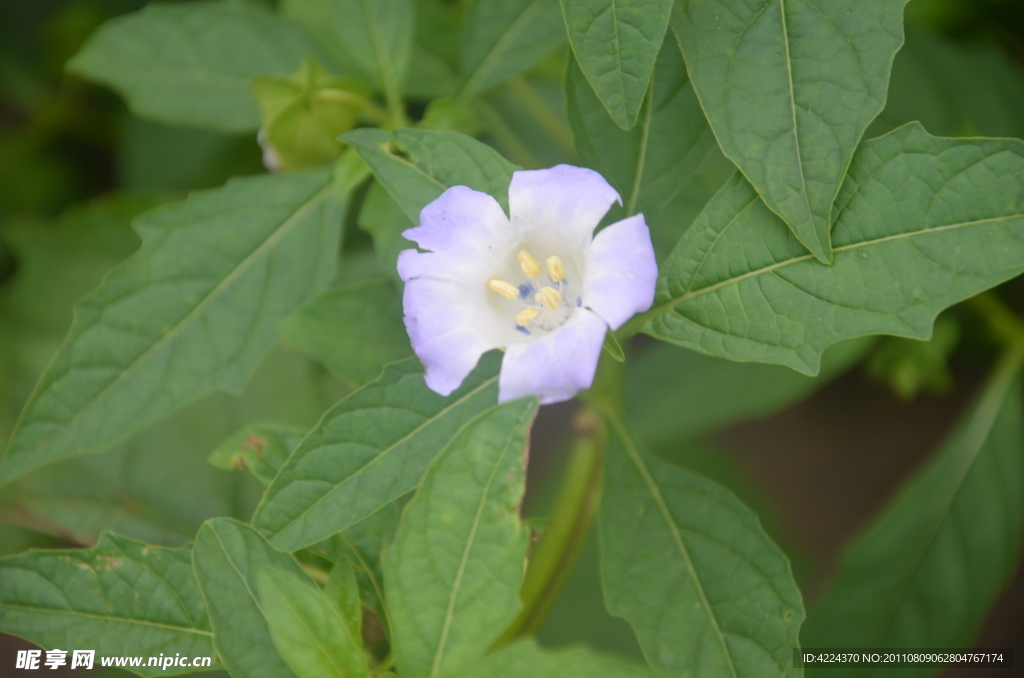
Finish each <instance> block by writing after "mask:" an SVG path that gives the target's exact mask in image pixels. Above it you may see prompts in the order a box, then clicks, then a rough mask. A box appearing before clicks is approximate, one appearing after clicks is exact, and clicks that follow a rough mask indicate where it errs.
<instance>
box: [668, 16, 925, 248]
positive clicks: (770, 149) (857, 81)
mask: <svg viewBox="0 0 1024 678" xmlns="http://www.w3.org/2000/svg"><path fill="white" fill-rule="evenodd" d="M906 3H907V0H858V1H856V2H851V1H850V0H757V1H756V2H747V1H745V0H707V1H696V0H692V1H691V0H680V1H679V2H676V3H675V8H674V10H673V13H672V28H673V30H674V32H675V34H676V37H677V38H678V40H679V45H680V47H681V48H682V50H683V54H684V55H685V56H686V64H687V66H688V68H689V70H690V78H691V79H692V80H693V86H694V88H695V89H696V90H697V95H698V96H699V97H700V101H701V104H702V105H703V106H704V111H705V113H707V116H708V120H709V121H710V122H711V128H712V129H713V130H714V131H715V136H716V137H717V138H718V143H719V144H720V145H721V147H722V150H723V151H724V152H725V154H726V155H727V156H728V157H729V158H730V159H731V160H732V161H733V162H735V163H736V165H737V167H739V169H740V171H741V172H743V174H744V176H746V178H747V179H748V180H749V181H750V183H751V184H752V185H753V186H754V188H755V189H756V190H757V192H758V193H759V194H760V195H761V197H762V199H763V200H764V202H765V204H766V205H767V206H768V208H769V209H770V210H771V211H773V212H775V213H776V214H778V215H780V216H781V217H782V218H783V220H784V221H785V222H786V223H787V224H789V227H790V228H791V229H792V231H793V233H794V234H795V235H796V237H797V239H798V240H799V241H800V242H801V243H802V244H803V245H804V247H806V248H807V249H808V250H810V252H811V253H812V254H813V255H814V256H815V257H816V258H818V259H819V260H821V261H823V262H829V263H830V262H831V261H832V245H833V244H832V242H831V240H830V238H829V231H830V229H831V228H832V224H833V222H834V221H836V217H835V215H834V214H833V211H832V210H833V207H832V203H833V201H834V200H835V198H836V195H837V194H838V192H839V189H840V186H842V184H843V178H844V177H845V175H846V171H847V168H848V167H849V165H850V160H851V158H853V155H854V151H855V150H856V149H857V144H859V143H860V140H861V137H862V136H863V134H864V131H865V130H866V129H867V127H868V124H870V123H871V121H872V120H873V119H874V118H875V116H877V115H878V114H879V112H881V110H882V107H883V106H884V105H885V96H886V90H887V89H888V86H889V71H890V70H891V68H892V62H893V57H894V56H895V55H896V51H897V50H898V49H899V48H900V45H902V44H903V7H904V5H905V4H906Z"/></svg>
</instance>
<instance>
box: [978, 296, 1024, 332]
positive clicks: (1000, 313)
mask: <svg viewBox="0 0 1024 678" xmlns="http://www.w3.org/2000/svg"><path fill="white" fill-rule="evenodd" d="M967 304H968V306H970V307H971V309H972V310H973V311H974V312H975V313H977V314H978V315H980V316H981V317H982V319H984V320H985V322H986V323H988V326H989V329H991V330H992V334H994V335H995V336H996V338H998V339H1000V340H1002V341H1009V342H1013V341H1017V342H1022V341H1024V322H1021V319H1020V318H1019V317H1017V314H1016V313H1014V312H1013V310H1012V309H1011V308H1010V307H1008V306H1007V305H1006V304H1004V303H1003V302H1002V301H1001V300H1000V299H999V297H997V296H996V295H995V294H993V293H992V292H983V293H982V294H979V295H977V296H975V297H971V298H970V299H968V300H967Z"/></svg>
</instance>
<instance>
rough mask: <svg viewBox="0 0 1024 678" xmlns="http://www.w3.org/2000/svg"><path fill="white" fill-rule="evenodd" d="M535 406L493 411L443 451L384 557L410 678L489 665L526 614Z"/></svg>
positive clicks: (515, 404) (399, 647)
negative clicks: (489, 656) (506, 633)
mask: <svg viewBox="0 0 1024 678" xmlns="http://www.w3.org/2000/svg"><path fill="white" fill-rule="evenodd" d="M537 407H538V405H537V401H536V399H534V398H523V399H520V400H515V401H512V402H510V403H506V404H504V405H500V406H495V407H493V408H491V409H489V410H487V411H485V412H483V413H482V414H480V415H479V416H478V417H477V418H476V419H474V420H473V421H472V423H470V424H469V425H468V426H466V427H465V428H464V429H463V430H462V431H461V432H460V433H459V435H458V436H457V437H456V438H454V440H452V441H451V442H450V443H449V444H448V445H447V447H446V448H445V449H444V450H443V451H442V452H441V454H440V455H439V456H438V458H437V460H436V461H435V462H434V463H433V464H432V465H431V467H430V470H429V471H428V472H427V474H426V476H425V477H424V478H423V483H422V484H421V485H420V488H419V490H418V491H417V493H416V496H415V498H414V499H413V500H412V501H411V502H409V504H408V505H407V506H406V507H405V511H404V512H403V514H402V523H401V526H400V527H399V530H398V535H397V536H396V538H395V543H394V546H393V547H392V548H391V549H390V550H389V551H387V552H386V553H385V554H384V585H385V591H386V594H387V597H388V610H389V612H390V614H391V624H392V627H393V628H394V636H393V638H392V644H393V647H394V652H395V660H396V663H397V665H398V669H399V671H400V672H401V675H402V676H403V677H407V678H420V677H423V676H430V677H431V678H434V677H435V676H439V675H442V674H446V675H450V674H451V673H453V672H455V673H458V672H459V669H460V668H461V667H463V666H466V665H467V664H468V663H470V662H473V661H475V660H476V659H477V658H478V657H481V656H482V655H483V654H484V652H486V650H487V649H488V647H490V645H491V644H492V643H493V642H494V641H495V640H496V639H497V638H498V636H499V635H501V632H502V631H503V630H504V628H505V626H507V625H508V623H509V622H511V621H512V619H514V618H515V616H516V613H517V612H518V611H519V607H520V603H519V586H520V584H521V583H522V580H523V563H524V560H525V558H526V549H527V545H528V541H529V533H528V532H527V531H526V530H524V529H523V526H522V522H521V521H520V519H519V510H518V509H519V504H520V503H521V501H522V498H523V491H524V489H525V472H526V458H525V454H526V449H527V446H528V444H529V428H530V426H531V425H532V423H533V418H534V416H535V415H536V413H537Z"/></svg>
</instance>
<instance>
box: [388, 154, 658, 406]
mask: <svg viewBox="0 0 1024 678" xmlns="http://www.w3.org/2000/svg"><path fill="white" fill-rule="evenodd" d="M615 202H619V203H621V199H620V198H619V194H618V193H616V192H615V189H613V188H612V187H611V186H609V185H608V182H606V181H605V180H604V178H602V177H601V175H600V174H598V173H597V172H594V171H593V170H589V169H584V168H581V167H572V166H569V165H558V166H556V167H552V168H550V169H545V170H531V171H522V172H516V173H514V174H513V175H512V184H511V185H510V186H509V189H508V203H509V212H510V214H511V218H508V217H506V216H505V213H504V212H503V211H502V209H501V207H500V206H499V205H498V202H497V201H496V200H495V199H494V198H492V197H491V196H489V195H487V194H486V193H481V192H479V191H474V190H472V189H471V188H468V187H466V186H453V187H451V188H449V189H448V190H447V191H445V192H444V193H443V194H442V195H441V197H439V198H438V199H437V200H435V201H434V202H432V203H430V204H429V205H427V206H426V207H424V208H423V211H422V212H420V225H419V226H417V227H416V228H412V229H409V230H407V231H405V233H404V234H403V235H404V236H405V237H406V238H408V239H409V240H412V241H414V242H415V243H417V244H418V245H419V246H420V248H421V249H424V250H428V251H427V252H418V251H416V250H405V251H403V252H402V253H401V255H399V258H398V273H399V275H400V276H401V277H402V280H404V281H405V298H404V306H405V326H406V328H407V329H408V331H409V338H410V339H411V340H412V347H413V350H414V351H415V352H416V355H417V356H418V357H419V359H420V360H421V361H422V362H423V365H424V366H425V368H426V380H427V385H428V386H429V387H430V388H431V389H432V390H434V391H436V392H438V393H440V394H441V395H448V394H449V393H451V392H452V391H454V390H455V389H456V388H458V387H459V385H460V384H461V383H462V381H463V379H465V378H466V375H468V374H469V373H470V372H471V371H472V370H473V368H474V366H476V363H477V361H478V360H479V359H480V356H481V355H483V354H484V353H485V352H487V351H489V350H491V349H494V348H502V349H505V356H504V358H503V360H502V363H501V375H500V377H499V379H498V385H499V394H498V400H499V402H506V401H508V400H512V399H515V398H519V397H522V396H527V395H535V396H538V397H539V398H540V401H541V402H542V403H545V404H547V403H556V402H560V401H562V400H568V399H569V398H572V397H573V395H575V394H576V392H577V391H581V390H586V389H588V388H590V385H591V383H592V382H593V380H594V372H595V371H596V369H597V361H598V358H599V357H600V355H601V346H602V344H603V342H604V335H605V331H606V330H607V328H608V327H611V329H613V330H615V329H618V328H619V326H620V325H622V324H623V323H624V322H626V321H627V320H628V319H629V318H630V317H632V316H633V314H635V313H639V312H641V311H646V310H647V309H648V308H650V306H651V304H652V303H653V301H654V285H655V281H656V279H657V276H658V267H657V264H656V263H655V260H654V248H653V247H652V246H651V235H650V232H649V231H648V229H647V224H646V223H644V217H643V215H642V214H637V215H636V216H632V217H629V218H627V219H623V220H622V221H619V222H617V223H615V224H612V225H611V226H608V227H607V228H605V229H603V230H602V231H601V232H599V233H598V234H597V236H596V237H595V236H594V229H595V228H596V227H597V224H598V222H599V221H600V220H601V218H602V217H603V216H604V215H605V213H606V212H607V211H608V209H609V208H610V207H611V206H612V203H615Z"/></svg>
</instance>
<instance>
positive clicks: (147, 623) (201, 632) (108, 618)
mask: <svg viewBox="0 0 1024 678" xmlns="http://www.w3.org/2000/svg"><path fill="white" fill-rule="evenodd" d="M0 608H8V609H11V610H21V611H24V612H43V613H47V614H61V615H70V616H72V617H85V618H87V619H98V620H101V621H106V622H118V623H122V624H138V625H140V626H151V627H154V628H160V629H165V630H168V631H177V632H180V633H191V634H194V635H197V636H205V637H209V638H212V637H213V632H212V631H204V630H202V629H197V628H192V627H188V626H174V625H173V624H162V623H160V622H154V621H149V620H146V619H133V618H131V617H115V616H113V615H102V614H96V613H95V612H81V611H79V610H60V609H55V608H49V607H31V606H28V605H18V604H17V603H0Z"/></svg>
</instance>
